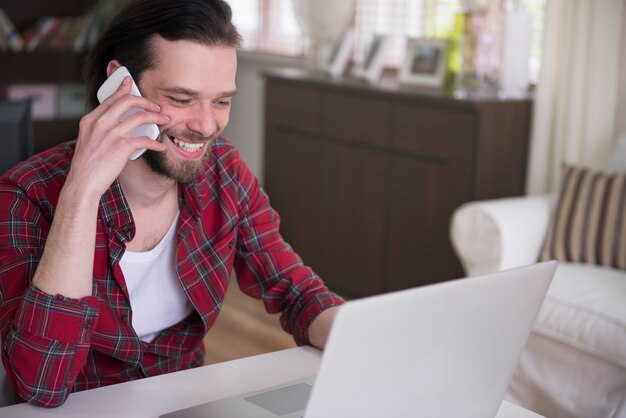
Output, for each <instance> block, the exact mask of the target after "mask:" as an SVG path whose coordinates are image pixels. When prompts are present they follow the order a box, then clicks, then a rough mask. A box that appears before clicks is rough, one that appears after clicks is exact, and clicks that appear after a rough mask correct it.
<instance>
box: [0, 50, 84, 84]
mask: <svg viewBox="0 0 626 418" xmlns="http://www.w3.org/2000/svg"><path fill="white" fill-rule="evenodd" d="M84 59H85V54H84V53H81V54H78V53H74V52H63V51H58V52H54V51H50V52H47V51H45V52H44V51H41V52H13V53H12V52H7V53H2V54H0V61H1V62H2V65H0V80H1V81H2V83H11V84H14V83H28V84H33V83H53V84H56V83H78V82H81V79H82V77H81V71H82V68H83V62H84Z"/></svg>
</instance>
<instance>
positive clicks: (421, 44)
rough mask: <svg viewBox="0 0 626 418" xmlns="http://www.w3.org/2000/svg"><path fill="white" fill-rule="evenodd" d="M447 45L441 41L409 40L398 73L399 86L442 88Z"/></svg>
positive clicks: (426, 39)
mask: <svg viewBox="0 0 626 418" xmlns="http://www.w3.org/2000/svg"><path fill="white" fill-rule="evenodd" d="M446 55H447V45H446V41H445V40H443V39H431V38H410V39H408V40H407V47H406V55H405V57H404V61H403V63H402V67H400V71H399V73H398V81H399V82H400V83H401V84H409V85H416V86H429V87H442V86H443V84H444V80H445V73H446Z"/></svg>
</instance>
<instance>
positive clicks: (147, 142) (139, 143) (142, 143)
mask: <svg viewBox="0 0 626 418" xmlns="http://www.w3.org/2000/svg"><path fill="white" fill-rule="evenodd" d="M126 143H127V144H128V147H129V151H130V152H129V153H128V155H129V156H130V154H132V153H133V152H135V151H137V150H140V149H144V148H147V149H149V150H152V151H157V152H163V151H165V150H166V149H167V145H165V144H163V143H161V142H159V141H155V140H154V139H152V138H150V137H147V136H138V137H136V138H129V139H127V140H126Z"/></svg>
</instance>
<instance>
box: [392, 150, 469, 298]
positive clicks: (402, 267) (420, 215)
mask: <svg viewBox="0 0 626 418" xmlns="http://www.w3.org/2000/svg"><path fill="white" fill-rule="evenodd" d="M469 177H470V171H469V165H468V163H463V162H451V161H447V162H446V161H434V160H421V159H418V158H412V157H405V156H395V157H393V159H392V162H391V181H390V201H389V215H388V219H389V230H388V233H389V236H388V254H387V257H388V262H389V265H388V280H389V287H388V289H387V290H397V289H404V288H408V287H414V286H418V285H424V284H428V283H434V282H440V281H443V280H448V279H453V278H457V277H462V275H463V270H462V269H461V266H460V264H459V262H458V261H457V258H456V256H455V255H454V253H453V251H452V246H451V244H450V239H449V235H448V225H449V222H450V216H451V215H452V212H453V211H454V209H455V208H456V207H457V206H458V205H460V204H461V203H462V202H464V201H467V199H468V197H469V189H470V178H469Z"/></svg>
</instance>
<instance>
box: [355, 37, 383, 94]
mask: <svg viewBox="0 0 626 418" xmlns="http://www.w3.org/2000/svg"><path fill="white" fill-rule="evenodd" d="M388 42H389V37H388V36H387V35H383V34H376V35H374V38H373V39H372V41H371V42H370V44H369V47H368V48H367V51H366V53H365V60H364V61H363V63H362V64H361V65H356V66H354V67H353V69H352V75H353V76H354V77H356V78H361V79H365V80H367V81H368V82H370V83H374V82H376V81H378V80H379V79H380V76H381V75H382V72H383V67H384V62H383V58H384V52H385V50H386V49H387V43H388Z"/></svg>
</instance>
